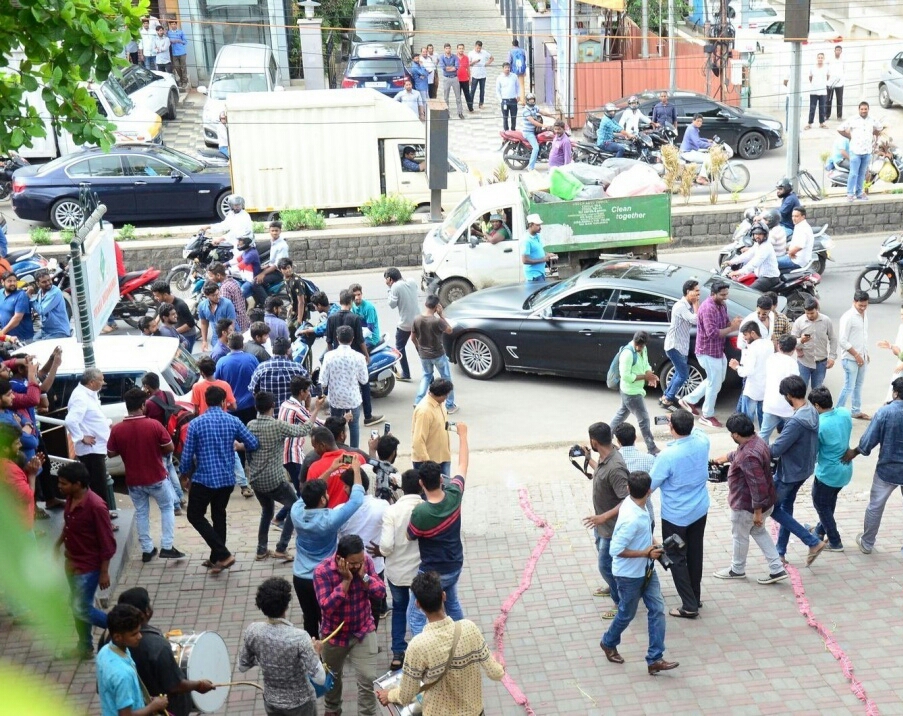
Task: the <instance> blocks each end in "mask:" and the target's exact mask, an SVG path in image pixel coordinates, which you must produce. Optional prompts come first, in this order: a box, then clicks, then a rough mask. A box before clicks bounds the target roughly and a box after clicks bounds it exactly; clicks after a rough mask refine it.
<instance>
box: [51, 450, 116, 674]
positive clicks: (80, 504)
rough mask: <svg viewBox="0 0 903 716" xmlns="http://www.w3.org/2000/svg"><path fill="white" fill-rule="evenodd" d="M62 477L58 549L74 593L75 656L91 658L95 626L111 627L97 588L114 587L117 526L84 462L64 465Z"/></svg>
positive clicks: (60, 476) (60, 479) (60, 483)
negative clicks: (90, 486) (90, 485)
mask: <svg viewBox="0 0 903 716" xmlns="http://www.w3.org/2000/svg"><path fill="white" fill-rule="evenodd" d="M57 477H58V484H59V489H60V492H61V493H62V495H63V497H65V498H66V507H65V508H64V511H63V532H62V534H60V538H59V539H58V540H57V543H56V546H57V549H59V547H60V546H62V547H63V548H64V549H65V555H66V574H67V576H68V577H69V586H70V589H71V591H72V608H73V616H74V617H75V629H76V631H77V632H78V648H77V649H76V651H75V654H74V656H76V657H77V658H79V659H90V658H91V657H92V656H93V654H94V647H93V644H92V642H91V627H92V626H96V627H99V628H101V629H106V628H107V615H106V614H104V613H103V612H102V611H100V610H99V609H97V608H96V607H95V606H94V592H96V591H97V588H98V587H100V588H101V589H107V588H109V586H110V572H109V569H110V560H111V559H112V558H113V555H115V554H116V540H115V538H114V537H113V523H112V522H110V511H109V509H108V508H107V503H106V502H105V501H104V500H103V498H101V497H99V496H98V495H97V494H96V493H94V492H91V490H90V489H88V483H89V480H90V478H89V477H88V470H87V468H86V467H85V466H84V465H82V464H81V463H80V462H73V463H67V464H65V465H63V466H62V467H61V468H60V470H59V474H58V475H57Z"/></svg>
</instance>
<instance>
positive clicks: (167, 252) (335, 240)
mask: <svg viewBox="0 0 903 716" xmlns="http://www.w3.org/2000/svg"><path fill="white" fill-rule="evenodd" d="M753 203H754V201H753V200H749V201H740V202H737V203H731V204H728V205H714V206H713V205H710V204H705V205H702V206H701V205H693V204H691V205H689V206H685V205H683V204H682V202H681V199H680V198H679V197H675V203H674V206H673V209H672V225H673V231H672V234H673V237H674V240H673V241H672V243H671V244H669V247H670V248H689V247H705V246H717V245H720V244H723V243H726V242H727V241H729V240H730V236H731V234H732V233H733V231H734V228H735V227H736V226H737V224H738V223H740V221H742V219H743V211H744V210H745V209H746V208H747V207H748V206H750V205H751V204H753ZM771 203H773V202H771ZM804 205H805V206H806V207H807V208H808V210H809V223H810V224H811V225H812V226H813V227H814V228H816V229H817V228H818V227H820V226H821V225H822V224H824V223H827V224H828V233H829V234H830V235H831V236H844V235H851V234H861V233H866V232H868V233H872V232H875V233H881V232H885V231H886V232H889V233H890V232H894V231H897V230H899V229H900V228H901V222H900V216H901V214H903V196H900V195H876V196H873V197H871V198H870V200H869V201H863V202H853V203H850V202H848V201H847V200H846V199H845V198H843V199H833V198H828V199H825V200H822V201H819V202H804ZM346 222H347V220H345V222H342V223H341V224H339V225H333V226H330V227H329V228H326V229H323V230H321V231H293V232H285V233H284V236H285V237H286V239H287V240H288V243H289V247H290V252H291V256H292V259H293V260H294V262H295V268H296V270H297V271H298V272H299V273H323V272H330V271H355V270H364V269H374V268H380V267H384V266H419V265H420V263H421V261H420V259H421V249H422V243H423V237H424V235H425V234H426V232H427V231H428V230H429V229H430V228H431V227H432V226H433V225H432V224H425V223H419V224H408V225H405V226H379V227H370V226H359V225H358V226H353V225H349V224H348V223H346ZM197 228H198V227H197V226H177V227H165V228H141V229H137V230H136V231H135V234H136V237H137V238H136V239H135V240H132V241H128V242H123V243H122V248H123V251H124V252H125V255H126V262H127V264H128V265H129V266H130V267H136V266H156V267H161V268H162V269H164V270H168V269H170V268H172V267H173V266H176V265H178V264H180V263H182V261H183V259H182V248H183V247H184V246H185V244H186V243H187V242H188V240H189V239H190V237H191V236H192V235H193V234H194V233H195V232H196V231H197ZM164 236H165V237H166V238H163V237H164ZM260 236H261V237H264V236H265V234H262V235H260ZM169 237H174V238H169ZM8 238H9V243H10V245H11V247H13V246H22V245H30V244H31V242H30V240H29V238H28V236H27V235H26V234H15V235H10V236H9V237H8ZM39 250H40V252H41V253H42V254H45V255H48V256H55V255H60V254H65V253H68V248H67V247H65V246H63V245H48V246H41V247H39Z"/></svg>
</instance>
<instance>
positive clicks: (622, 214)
mask: <svg viewBox="0 0 903 716" xmlns="http://www.w3.org/2000/svg"><path fill="white" fill-rule="evenodd" d="M529 211H530V213H536V214H539V215H540V216H541V217H542V221H543V224H542V242H543V244H544V246H545V249H546V251H549V252H562V253H565V252H568V251H585V250H595V249H603V250H604V249H605V248H606V247H608V246H619V247H621V246H646V245H649V244H661V243H665V242H667V241H670V240H671V196H670V195H669V194H654V195H652V196H632V197H626V198H624V199H588V200H586V201H562V202H553V203H549V204H535V203H534V204H531V205H530V209H529Z"/></svg>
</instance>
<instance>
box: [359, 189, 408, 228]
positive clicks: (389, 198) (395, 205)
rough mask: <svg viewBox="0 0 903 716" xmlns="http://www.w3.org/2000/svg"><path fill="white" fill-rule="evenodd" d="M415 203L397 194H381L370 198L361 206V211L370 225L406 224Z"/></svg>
mask: <svg viewBox="0 0 903 716" xmlns="http://www.w3.org/2000/svg"><path fill="white" fill-rule="evenodd" d="M416 208H417V205H416V204H415V203H414V202H413V201H409V200H408V199H405V198H404V197H403V196H400V195H399V194H388V195H385V194H382V195H380V196H378V197H377V198H376V199H370V201H368V202H367V203H366V204H364V205H363V206H362V207H361V213H362V214H363V215H364V216H365V217H367V221H368V222H369V223H370V225H371V226H390V225H392V224H407V223H408V222H409V221H410V220H411V216H413V214H414V210H415V209H416Z"/></svg>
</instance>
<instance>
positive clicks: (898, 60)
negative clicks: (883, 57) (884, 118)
mask: <svg viewBox="0 0 903 716" xmlns="http://www.w3.org/2000/svg"><path fill="white" fill-rule="evenodd" d="M878 102H879V103H880V104H881V106H882V107H884V109H889V108H890V107H891V106H892V105H894V104H903V52H898V53H897V54H896V55H894V59H892V60H891V61H890V62H889V63H888V64H887V69H886V70H884V72H882V73H881V78H880V79H879V80H878Z"/></svg>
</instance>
